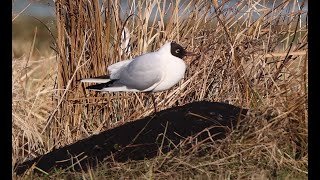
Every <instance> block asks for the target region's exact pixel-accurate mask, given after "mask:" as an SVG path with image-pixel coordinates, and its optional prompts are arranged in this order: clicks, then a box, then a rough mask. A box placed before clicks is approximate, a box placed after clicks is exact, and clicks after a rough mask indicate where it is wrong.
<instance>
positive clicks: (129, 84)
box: [81, 42, 195, 111]
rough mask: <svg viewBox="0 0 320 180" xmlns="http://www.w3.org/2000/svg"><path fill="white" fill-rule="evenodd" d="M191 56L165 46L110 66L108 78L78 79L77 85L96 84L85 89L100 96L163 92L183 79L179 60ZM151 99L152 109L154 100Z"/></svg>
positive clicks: (177, 47)
mask: <svg viewBox="0 0 320 180" xmlns="http://www.w3.org/2000/svg"><path fill="white" fill-rule="evenodd" d="M191 55H195V54H193V53H191V52H187V51H186V50H185V49H184V48H183V47H182V46H181V45H179V44H177V43H175V42H169V43H166V44H164V45H163V46H162V47H161V48H160V49H159V50H158V51H155V52H150V53H146V54H143V55H141V56H138V57H136V58H134V59H130V60H124V61H120V62H118V63H115V64H112V65H110V66H109V67H108V71H109V72H110V73H109V75H104V76H99V77H95V78H88V79H82V80H81V82H94V83H99V84H96V85H92V86H88V87H87V89H90V90H94V91H102V92H120V91H125V92H159V91H164V90H167V89H170V88H171V87H173V86H174V85H176V84H177V83H178V82H179V81H180V80H181V79H182V78H183V77H184V74H185V71H186V64H185V62H184V61H183V60H182V58H183V57H185V56H191ZM151 96H152V100H153V103H154V108H155V102H154V97H153V95H152V94H151ZM155 111H156V108H155Z"/></svg>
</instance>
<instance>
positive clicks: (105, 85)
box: [86, 79, 117, 90]
mask: <svg viewBox="0 0 320 180" xmlns="http://www.w3.org/2000/svg"><path fill="white" fill-rule="evenodd" d="M116 80H117V79H113V80H111V81H109V82H106V83H100V84H95V85H91V86H88V87H86V89H91V90H101V89H103V88H107V87H110V86H111V85H112V84H113V83H114V82H115V81H116Z"/></svg>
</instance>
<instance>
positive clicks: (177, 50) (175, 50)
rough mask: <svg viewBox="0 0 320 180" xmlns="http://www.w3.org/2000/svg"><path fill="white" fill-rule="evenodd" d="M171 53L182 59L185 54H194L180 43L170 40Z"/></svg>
mask: <svg viewBox="0 0 320 180" xmlns="http://www.w3.org/2000/svg"><path fill="white" fill-rule="evenodd" d="M171 54H172V55H173V56H176V57H178V58H180V59H182V58H183V57H185V56H194V55H195V54H193V53H191V52H188V51H186V50H185V49H184V48H183V47H182V46H181V45H179V44H177V43H176V42H171Z"/></svg>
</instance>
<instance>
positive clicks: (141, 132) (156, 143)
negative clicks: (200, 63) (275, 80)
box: [14, 101, 247, 175]
mask: <svg viewBox="0 0 320 180" xmlns="http://www.w3.org/2000/svg"><path fill="white" fill-rule="evenodd" d="M246 113H247V110H246V109H241V108H238V107H236V106H232V105H229V104H225V103H214V102H203V101H202V102H193V103H190V104H186V105H184V106H179V107H173V108H170V109H167V110H164V111H161V112H158V113H157V114H156V115H153V116H149V117H146V118H143V119H140V120H136V121H133V122H129V123H126V124H124V125H122V126H119V127H116V128H114V129H111V130H107V131H105V132H102V133H100V134H98V135H93V136H91V137H89V138H87V139H83V140H80V141H78V142H76V143H74V144H71V145H68V146H65V147H63V148H60V149H56V150H53V151H52V152H50V153H47V154H45V155H42V156H40V157H37V158H35V159H33V160H30V161H26V162H23V163H22V164H18V165H16V167H15V169H14V170H15V172H16V173H17V175H21V174H23V173H24V172H25V171H26V170H28V169H29V168H30V167H31V166H32V165H33V164H35V166H36V167H37V168H39V169H42V170H43V171H45V172H49V171H50V170H52V169H53V168H69V167H71V166H73V168H70V169H71V170H75V171H80V170H86V169H87V167H88V166H91V167H95V166H96V165H97V164H98V163H99V162H101V161H113V160H115V161H119V162H124V161H127V160H129V159H131V160H143V159H144V158H152V157H155V156H156V155H157V153H158V151H159V149H161V151H162V153H166V152H168V151H170V150H172V149H174V148H175V146H173V145H172V143H174V144H175V145H177V144H179V143H180V142H181V141H183V140H184V139H185V138H187V137H188V136H192V135H197V139H198V141H201V140H203V139H206V138H207V137H208V136H209V133H208V131H209V132H210V134H211V136H212V138H211V139H213V140H217V139H222V138H225V137H226V133H227V132H228V129H230V128H232V127H233V126H235V125H236V123H237V122H238V120H239V119H240V118H241V116H242V115H245V114H246ZM205 129H208V131H203V130H205ZM201 131H203V133H200V132H201ZM163 135H165V138H163ZM170 144H171V145H170ZM79 164H80V165H79ZM37 168H35V169H34V171H35V172H39V170H37Z"/></svg>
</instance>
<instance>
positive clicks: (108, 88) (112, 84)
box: [86, 79, 139, 92]
mask: <svg viewBox="0 0 320 180" xmlns="http://www.w3.org/2000/svg"><path fill="white" fill-rule="evenodd" d="M86 89H90V90H94V91H101V92H121V91H125V92H130V91H131V92H138V91H139V90H136V89H128V88H127V86H124V85H122V84H120V83H117V79H112V80H110V79H109V81H108V82H106V83H100V84H95V85H91V86H88V87H86Z"/></svg>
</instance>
